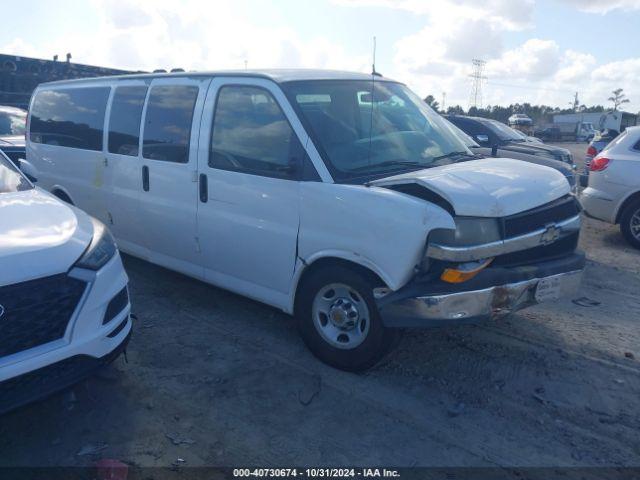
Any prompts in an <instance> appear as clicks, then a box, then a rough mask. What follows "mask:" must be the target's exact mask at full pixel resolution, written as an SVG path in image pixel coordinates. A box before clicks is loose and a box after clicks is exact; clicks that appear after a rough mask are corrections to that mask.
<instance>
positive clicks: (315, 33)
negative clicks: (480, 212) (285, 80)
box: [0, 0, 640, 112]
mask: <svg viewBox="0 0 640 480" xmlns="http://www.w3.org/2000/svg"><path fill="white" fill-rule="evenodd" d="M3 14H4V15H5V17H6V18H11V22H4V23H3V28H2V30H1V31H0V53H8V54H14V55H22V56H30V57H39V58H52V57H53V55H55V54H58V55H59V57H60V58H61V59H64V56H65V54H66V53H67V52H70V53H71V54H72V61H73V62H78V63H85V64H90V65H100V66H108V67H115V68H123V69H134V70H154V69H156V68H165V69H171V68H175V67H180V68H184V69H185V70H217V69H243V68H245V65H246V66H248V68H250V69H258V68H332V69H343V70H352V71H362V72H370V71H371V64H372V57H373V37H374V36H375V37H376V39H377V42H376V43H377V50H376V70H377V71H379V72H381V73H382V74H383V75H385V76H387V77H390V78H393V79H395V80H399V81H401V82H404V83H406V84H408V85H409V86H410V87H411V88H412V89H413V90H415V91H416V92H417V93H418V94H419V95H421V96H422V97H424V96H426V95H427V94H432V95H434V96H435V97H436V99H437V100H438V101H439V102H440V103H442V100H443V92H444V94H445V96H444V99H445V105H446V106H450V105H455V104H459V105H461V106H463V107H464V108H467V107H468V106H469V101H470V93H471V85H472V80H471V78H470V77H469V75H470V74H471V73H472V64H471V61H472V59H474V58H478V59H481V60H483V61H485V62H486V64H485V71H484V76H485V77H486V79H485V80H484V81H483V84H482V104H483V105H484V106H487V105H508V104H510V103H515V102H518V103H524V102H529V103H532V104H545V105H551V106H559V107H562V108H565V107H569V104H570V103H572V101H573V97H574V95H575V93H576V92H578V96H579V100H580V103H583V104H587V105H592V104H601V105H608V104H609V102H608V101H607V98H608V97H609V96H610V95H611V91H612V90H614V89H615V88H623V89H624V92H625V93H626V95H627V97H628V98H629V99H630V100H631V103H628V104H625V105H624V109H625V110H628V111H631V112H638V111H640V81H638V78H640V48H639V46H640V0H271V1H266V0H209V1H205V0H183V1H178V0H84V1H82V0H81V1H72V0H57V1H55V2H52V1H50V0H24V1H22V2H6V4H3Z"/></svg>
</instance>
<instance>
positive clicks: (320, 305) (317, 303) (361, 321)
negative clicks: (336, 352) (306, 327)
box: [311, 283, 371, 350]
mask: <svg viewBox="0 0 640 480" xmlns="http://www.w3.org/2000/svg"><path fill="white" fill-rule="evenodd" d="M311 314H312V316H313V325H314V326H315V328H316V330H317V331H318V333H319V334H320V336H321V337H322V338H323V340H325V341H326V342H327V343H328V344H329V345H331V346H332V347H335V348H340V349H342V350H351V349H354V348H356V347H358V346H359V345H361V344H362V342H364V340H365V339H366V338H367V335H368V334H369V329H370V328H371V318H370V314H369V307H368V306H367V302H366V301H365V299H364V298H363V297H362V295H360V292H358V291H357V290H355V289H354V288H351V287H349V286H348V285H345V284H343V283H332V284H329V285H326V286H324V287H322V288H321V289H320V290H319V291H318V293H317V294H316V296H315V298H314V299H313V306H312V309H311Z"/></svg>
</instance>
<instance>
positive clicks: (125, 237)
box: [23, 70, 584, 370]
mask: <svg viewBox="0 0 640 480" xmlns="http://www.w3.org/2000/svg"><path fill="white" fill-rule="evenodd" d="M23 168H24V169H25V171H27V170H28V171H29V174H30V175H32V176H33V177H35V178H37V180H38V182H39V184H40V185H41V186H42V187H44V188H46V189H47V190H49V191H51V192H52V193H54V194H55V195H58V196H59V197H60V198H62V199H64V200H66V201H68V202H69V203H72V204H74V205H77V206H79V207H80V208H83V209H85V210H86V211H88V212H89V213H90V214H91V215H94V216H96V217H97V218H99V219H101V220H102V221H103V222H105V223H106V224H108V225H109V227H110V228H111V229H112V231H113V233H114V235H115V237H116V238H117V240H118V245H119V246H120V248H121V249H122V250H123V251H125V252H127V253H130V254H132V255H135V256H137V257H140V258H143V259H146V260H148V261H150V262H153V263H156V264H159V265H162V266H165V267H167V268H170V269H173V270H177V271H180V272H182V273H185V274H187V275H190V276H192V277H195V278H199V279H202V280H204V281H206V282H209V283H211V284H213V285H217V286H220V287H223V288H226V289H229V290H232V291H234V292H237V293H240V294H242V295H246V296H248V297H251V298H253V299H256V300H258V301H261V302H264V303H267V304H269V305H273V306H275V307H277V308H279V309H281V310H283V311H285V312H288V313H291V314H296V316H297V317H298V318H299V322H300V330H301V333H302V337H303V338H304V340H305V342H306V343H307V345H308V346H309V347H310V349H311V350H312V351H313V353H314V354H316V355H317V356H318V357H319V358H321V359H322V360H324V361H325V362H327V363H329V364H331V365H333V366H336V367H338V368H342V369H349V370H358V369H363V368H367V367H368V366H370V365H372V364H373V363H374V362H375V361H376V360H377V359H379V358H380V356H381V355H382V354H383V353H384V352H385V350H386V348H387V347H388V345H389V344H390V342H391V340H392V338H393V336H394V335H393V333H394V332H395V330H394V329H395V328H397V327H408V326H433V325H449V324H455V323H459V322H474V321H479V320H483V319H487V318H490V317H495V316H497V315H502V314H505V313H509V312H511V311H514V310H516V309H519V308H522V307H523V306H527V305H530V304H533V303H536V302H538V301H543V300H550V299H555V298H558V297H559V296H560V295H566V294H568V293H569V292H572V291H573V290H575V288H577V285H578V282H579V279H580V275H581V271H582V269H583V266H584V256H583V255H582V254H581V253H579V252H576V251H575V249H576V245H577V240H578V234H579V228H580V217H579V205H578V203H577V202H576V200H575V198H574V197H573V196H572V195H571V194H570V187H569V184H568V183H567V181H566V179H565V178H564V176H563V175H562V174H560V173H559V172H556V171H554V170H552V169H550V168H546V167H541V166H538V165H532V164H529V163H524V162H519V161H516V160H508V159H494V158H491V159H483V160H480V159H477V158H475V157H474V155H473V154H472V153H471V152H470V151H469V149H468V148H467V147H466V146H465V145H464V144H463V143H462V142H461V141H460V140H459V138H458V136H457V135H456V134H455V133H454V132H452V131H451V130H450V128H449V127H448V126H447V124H446V122H444V121H443V120H442V119H441V117H440V116H439V115H437V114H436V113H434V112H433V111H432V110H431V109H430V108H429V107H428V106H427V105H425V103H424V102H423V101H422V100H420V98H419V97H418V96H416V95H415V94H414V93H412V92H411V91H410V90H409V89H408V88H407V87H405V86H404V85H402V84H401V83H398V82H394V81H391V80H388V79H385V78H382V77H379V76H377V75H376V76H370V75H364V74H356V73H345V72H333V71H308V70H294V71H291V70H283V71H260V72H250V71H241V72H218V73H215V72H214V73H176V74H152V75H131V76H122V77H109V78H98V79H84V80H73V81H63V82H55V83H50V84H43V85H40V86H39V87H38V89H37V90H36V91H35V93H34V95H33V98H32V100H31V106H30V113H29V121H28V141H27V162H25V164H24V165H23Z"/></svg>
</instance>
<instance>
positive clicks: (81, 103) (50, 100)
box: [29, 87, 110, 151]
mask: <svg viewBox="0 0 640 480" xmlns="http://www.w3.org/2000/svg"><path fill="white" fill-rule="evenodd" d="M109 92H110V88H109V87H89V88H66V89H56V90H40V91H39V92H38V93H37V94H36V97H35V98H34V100H33V106H32V108H31V123H30V128H29V131H30V137H29V138H30V139H31V141H32V142H34V143H45V144H48V145H58V146H61V147H72V148H82V149H85V150H97V151H101V150H102V134H103V129H104V114H105V110H106V109H107V99H108V98H109Z"/></svg>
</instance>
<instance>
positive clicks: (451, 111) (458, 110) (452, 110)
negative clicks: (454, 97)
mask: <svg viewBox="0 0 640 480" xmlns="http://www.w3.org/2000/svg"><path fill="white" fill-rule="evenodd" d="M447 114H448V115H464V108H462V107H461V106H460V105H456V106H452V107H449V108H447Z"/></svg>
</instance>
